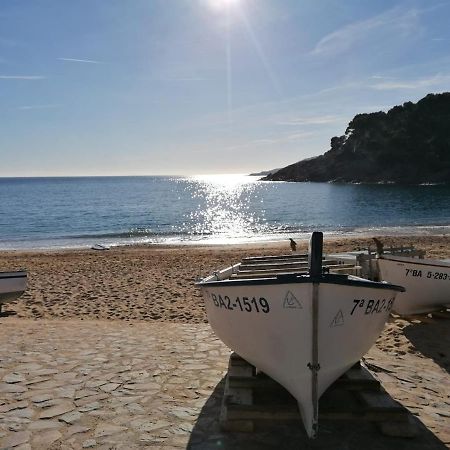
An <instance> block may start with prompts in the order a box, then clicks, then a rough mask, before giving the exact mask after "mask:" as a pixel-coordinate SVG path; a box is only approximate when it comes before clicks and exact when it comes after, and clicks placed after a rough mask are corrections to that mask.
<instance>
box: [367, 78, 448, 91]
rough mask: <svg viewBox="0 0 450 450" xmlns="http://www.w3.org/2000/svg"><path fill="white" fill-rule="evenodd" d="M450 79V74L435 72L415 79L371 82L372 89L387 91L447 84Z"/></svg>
mask: <svg viewBox="0 0 450 450" xmlns="http://www.w3.org/2000/svg"><path fill="white" fill-rule="evenodd" d="M449 81H450V74H445V75H443V74H437V75H433V76H430V77H428V78H419V79H415V80H395V79H394V80H392V81H384V82H381V83H375V84H372V85H371V86H370V87H371V88H372V89H376V90H380V91H387V90H396V89H420V88H428V87H431V86H437V85H441V84H442V85H443V84H447V83H448V82H449Z"/></svg>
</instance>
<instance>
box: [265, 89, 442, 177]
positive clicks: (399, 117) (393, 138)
mask: <svg viewBox="0 0 450 450" xmlns="http://www.w3.org/2000/svg"><path fill="white" fill-rule="evenodd" d="M264 180H272V181H334V182H361V183H380V182H394V183H404V184H420V183H450V92H446V93H443V94H429V95H427V96H426V97H424V98H423V99H422V100H420V101H419V102H417V103H415V104H414V103H411V102H407V103H405V104H403V105H402V106H395V107H394V108H392V109H391V110H389V111H388V112H387V113H384V112H376V113H371V114H358V115H356V116H355V117H354V119H353V120H352V121H351V122H350V123H349V125H348V127H347V130H346V131H345V134H344V135H343V136H340V137H333V138H332V139H331V149H330V150H329V151H327V152H326V153H325V154H323V155H321V156H318V157H316V158H310V159H307V160H303V161H300V162H297V163H295V164H291V165H290V166H287V167H285V168H283V169H280V170H279V171H278V172H276V173H274V174H271V175H268V176H267V177H265V178H264Z"/></svg>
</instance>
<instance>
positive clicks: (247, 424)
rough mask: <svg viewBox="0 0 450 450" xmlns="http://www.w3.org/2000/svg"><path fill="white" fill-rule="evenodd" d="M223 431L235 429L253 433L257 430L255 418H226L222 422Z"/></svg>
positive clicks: (238, 431)
mask: <svg viewBox="0 0 450 450" xmlns="http://www.w3.org/2000/svg"><path fill="white" fill-rule="evenodd" d="M220 428H221V429H222V430H223V431H234V432H237V433H252V432H253V431H254V430H255V422H253V420H226V421H224V422H220Z"/></svg>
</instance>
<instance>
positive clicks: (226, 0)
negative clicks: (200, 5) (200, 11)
mask: <svg viewBox="0 0 450 450" xmlns="http://www.w3.org/2000/svg"><path fill="white" fill-rule="evenodd" d="M239 2H240V0H208V4H209V6H210V7H211V8H212V9H215V10H217V11H221V10H225V9H228V8H231V7H232V6H234V5H237V4H238V3H239Z"/></svg>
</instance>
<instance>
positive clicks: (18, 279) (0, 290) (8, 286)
mask: <svg viewBox="0 0 450 450" xmlns="http://www.w3.org/2000/svg"><path fill="white" fill-rule="evenodd" d="M26 287H27V273H26V272H25V271H18V272H0V306H1V304H3V303H7V302H11V301H13V300H16V299H17V298H18V297H20V296H21V295H22V294H23V293H24V291H25V289H26Z"/></svg>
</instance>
